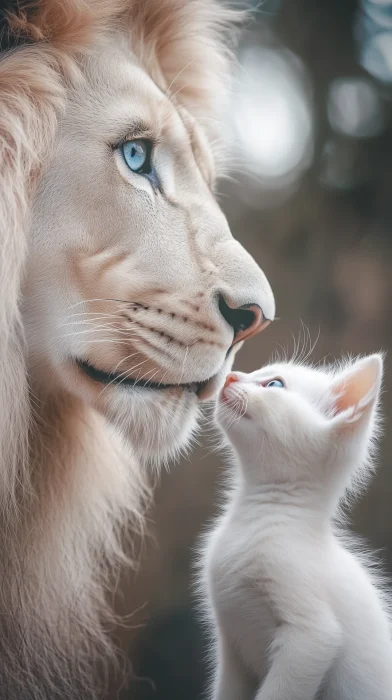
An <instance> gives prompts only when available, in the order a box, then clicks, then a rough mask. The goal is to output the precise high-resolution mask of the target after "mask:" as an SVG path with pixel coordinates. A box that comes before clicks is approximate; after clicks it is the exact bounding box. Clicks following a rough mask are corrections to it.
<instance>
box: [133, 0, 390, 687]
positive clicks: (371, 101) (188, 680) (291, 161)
mask: <svg viewBox="0 0 392 700" xmlns="http://www.w3.org/2000/svg"><path fill="white" fill-rule="evenodd" d="M158 1H159V0H158ZM391 3H392V0H391V2H389V0H388V1H387V0H366V1H365V0H363V2H362V3H360V2H357V1H356V0H264V1H262V2H258V3H257V5H256V3H254V5H253V17H254V19H253V22H251V23H250V25H249V27H248V30H247V31H246V32H245V34H244V37H243V40H242V43H241V45H240V47H239V51H238V58H239V68H238V72H237V77H236V81H235V84H234V86H233V95H232V104H231V108H230V110H229V112H228V115H227V124H226V125H225V128H226V129H227V137H228V139H229V144H230V147H229V153H230V160H229V163H230V164H231V169H230V173H229V174H230V176H231V177H230V179H227V180H224V181H222V182H221V183H220V185H219V191H220V202H221V205H222V208H223V209H224V211H225V213H226V215H227V217H228V219H229V223H230V225H231V228H232V231H233V234H234V235H235V236H236V237H237V238H238V239H239V240H240V241H241V242H242V243H243V244H244V246H245V247H246V248H247V249H248V250H249V251H250V253H252V255H253V256H254V257H255V259H256V260H257V261H258V263H259V264H260V265H261V267H262V268H263V270H264V271H265V273H266V274H267V276H268V278H269V280H270V282H271V285H272V288H273V290H274V292H275V296H276V302H277V316H278V320H276V321H275V322H274V324H273V325H272V326H271V327H270V328H268V329H267V331H266V332H264V333H263V334H262V335H260V336H258V337H256V338H255V339H253V340H251V341H250V342H249V343H247V344H246V346H245V347H244V348H243V350H242V351H241V352H240V353H239V355H237V358H236V365H235V366H236V367H237V368H238V369H241V370H244V371H249V370H253V369H255V368H257V367H259V366H261V365H262V364H263V363H265V362H267V361H268V358H269V356H270V355H271V353H272V352H274V351H276V350H277V349H279V346H283V347H284V348H286V349H288V350H289V352H290V351H292V349H293V342H294V341H293V336H294V337H295V338H296V341H297V342H298V341H300V342H303V340H304V337H305V335H306V332H305V331H304V330H303V329H302V330H301V328H302V326H301V323H303V324H306V327H307V328H308V329H309V333H310V337H311V339H312V341H315V340H316V338H317V337H318V342H317V344H316V346H315V349H314V351H313V355H312V357H313V359H314V360H320V359H322V358H324V357H327V358H330V359H332V358H334V357H336V356H340V355H341V354H342V353H347V352H351V353H354V354H357V353H369V352H372V351H376V350H380V349H383V350H386V351H389V355H388V358H387V363H386V382H385V389H386V392H385V394H384V398H383V404H384V411H385V414H386V423H385V434H384V437H383V440H382V444H381V455H380V460H379V462H380V463H379V470H378V474H377V477H376V478H375V479H374V481H373V483H372V486H371V487H370V489H369V491H368V492H367V494H366V496H365V497H364V498H362V500H361V502H360V503H358V505H357V507H356V509H355V511H354V513H353V518H352V523H353V528H354V529H355V530H356V531H358V532H360V533H362V534H363V535H364V536H365V537H366V538H367V539H368V541H369V542H370V543H371V545H372V546H373V547H377V548H380V549H381V556H382V558H383V560H384V562H385V567H386V568H387V569H388V571H389V572H390V573H392V513H391V503H392V459H391V457H392V430H391V428H390V427H389V426H390V425H391V423H390V420H391V418H392V372H391V362H392V360H391V357H392V352H391V350H392V324H391V321H390V314H391V311H392V294H391V291H392V274H391V272H392V267H391V257H392V256H391V253H392V197H391V190H392V105H391V100H392V4H391ZM301 336H302V341H301ZM211 439H212V436H211V433H210V432H207V433H206V436H205V437H204V438H202V443H203V444H202V445H201V446H200V447H199V448H198V449H196V450H194V451H193V452H192V455H191V456H190V458H189V460H188V461H184V462H183V463H180V464H178V465H173V467H172V469H171V472H170V474H169V473H165V474H163V476H162V479H161V482H160V485H159V487H158V489H157V491H156V498H155V503H154V506H153V507H152V508H151V511H150V513H149V530H150V536H149V537H148V538H147V540H146V541H145V542H144V545H143V548H142V552H141V555H140V558H141V566H140V572H139V574H138V576H137V580H136V591H137V598H136V606H137V607H138V610H137V611H136V612H135V616H134V618H133V619H132V620H131V622H130V625H131V626H133V630H132V634H131V642H128V643H129V654H130V657H131V658H132V661H133V677H134V681H133V683H132V686H131V688H130V689H128V690H124V691H123V694H122V695H121V698H124V700H128V699H129V698H132V700H177V698H178V699H180V698H181V700H196V698H201V697H202V691H203V687H204V684H205V678H206V675H205V674H206V667H205V662H204V659H205V650H206V640H205V639H204V638H203V634H202V630H201V629H200V626H199V625H198V622H197V619H196V616H195V613H194V603H193V599H192V588H191V583H190V582H191V579H192V572H191V567H192V561H193V560H194V551H195V543H196V542H197V539H198V536H199V535H200V532H202V531H203V528H204V527H205V525H206V524H207V523H208V522H209V521H210V520H211V518H212V516H213V514H214V512H215V510H216V505H217V502H218V492H219V483H220V482H221V476H222V474H223V469H224V467H223V464H222V460H221V458H220V456H219V455H218V454H216V453H214V452H213V451H212V442H211ZM134 585H135V584H134V582H132V586H133V587H134ZM126 636H127V638H129V635H128V633H127V635H126Z"/></svg>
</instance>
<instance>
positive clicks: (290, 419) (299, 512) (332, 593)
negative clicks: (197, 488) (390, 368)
mask: <svg viewBox="0 0 392 700" xmlns="http://www.w3.org/2000/svg"><path fill="white" fill-rule="evenodd" d="M381 377H382V358H381V357H380V356H379V355H373V356H371V357H368V358H365V359H360V360H357V361H356V362H354V363H351V364H350V365H349V366H346V367H345V368H341V369H336V368H335V369H332V370H329V371H328V370H321V369H314V368H310V367H306V366H300V365H295V364H294V363H287V364H276V365H271V366H269V367H265V368H263V369H261V370H258V371H256V372H253V373H252V374H248V375H247V374H242V373H240V372H235V373H231V374H230V375H228V377H227V379H226V383H225V386H224V388H223V389H222V391H221V393H220V397H219V400H218V403H217V409H216V418H217V421H218V423H219V425H220V427H221V428H222V429H223V431H224V433H225V434H226V436H227V438H228V439H229V442H230V443H231V446H232V449H233V453H234V462H235V467H236V469H235V470H234V472H235V476H234V483H233V485H232V492H231V495H230V499H229V503H228V505H227V507H226V510H225V513H224V514H223V516H222V517H221V519H220V521H218V524H217V526H216V528H215V529H214V530H213V531H212V532H211V533H210V535H209V536H208V537H207V539H206V546H205V550H204V556H203V564H202V566H203V571H204V575H203V581H202V588H203V590H204V593H205V594H206V596H207V599H208V607H209V612H210V614H211V615H212V621H213V627H214V629H215V632H216V655H217V658H216V671H215V674H214V675H215V677H214V680H213V689H212V693H211V697H212V698H213V700H314V699H315V698H322V700H391V699H392V641H391V632H390V625H389V619H388V611H387V605H386V602H385V601H384V600H383V595H382V592H381V585H380V582H379V581H377V579H376V578H375V577H374V576H373V575H372V574H371V573H370V571H369V569H368V568H367V566H366V563H365V560H364V556H363V554H362V555H361V552H360V551H356V549H355V546H354V545H353V543H352V542H350V540H349V539H348V537H347V534H344V533H343V531H342V529H341V526H340V527H339V526H338V524H337V518H336V516H337V515H339V502H340V501H341V499H342V497H343V496H344V495H345V494H347V492H349V491H355V490H357V489H358V487H359V486H361V485H363V484H364V483H365V480H366V477H367V476H368V475H369V472H371V466H370V461H369V453H370V448H371V446H372V443H374V437H375V436H376V435H377V424H378V423H377V403H378V399H379V394H380V386H381ZM341 520H342V518H341V517H340V521H341ZM358 549H360V548H358V547H357V550H358Z"/></svg>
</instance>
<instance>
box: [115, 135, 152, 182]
mask: <svg viewBox="0 0 392 700" xmlns="http://www.w3.org/2000/svg"><path fill="white" fill-rule="evenodd" d="M151 151H152V143H151V141H148V140H147V139H134V140H133V141H124V143H123V144H122V146H121V152H122V156H123V158H124V160H125V162H126V164H127V166H128V168H129V169H130V170H132V172H134V173H139V174H141V175H149V174H150V173H151Z"/></svg>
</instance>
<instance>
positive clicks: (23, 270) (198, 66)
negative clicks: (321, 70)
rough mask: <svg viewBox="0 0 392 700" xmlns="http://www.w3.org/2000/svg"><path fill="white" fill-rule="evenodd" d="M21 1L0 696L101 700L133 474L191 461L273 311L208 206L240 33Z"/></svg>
mask: <svg viewBox="0 0 392 700" xmlns="http://www.w3.org/2000/svg"><path fill="white" fill-rule="evenodd" d="M8 1H9V5H10V9H11V10H12V8H14V10H15V12H14V13H12V12H11V14H9V15H7V16H2V15H1V10H0V48H3V52H2V53H1V54H0V162H1V168H0V236H1V249H0V337H1V341H0V548H1V551H2V560H1V564H0V575H1V579H2V587H1V596H0V613H1V615H2V620H3V627H2V634H1V637H0V686H1V688H2V691H4V692H6V695H7V698H9V699H10V700H16V699H17V698H18V699H19V698H20V697H26V698H27V697H28V698H32V699H34V700H43V699H45V700H46V699H48V700H49V698H50V700H52V699H53V698H54V697H59V698H60V697H61V698H63V697H64V698H65V697H67V698H71V697H72V698H74V697H83V698H94V699H95V698H96V697H97V696H98V691H97V686H98V685H99V680H97V672H96V671H97V667H98V668H101V667H102V663H103V659H104V658H106V656H107V655H108V654H109V653H110V649H111V646H110V644H109V640H108V629H109V628H111V627H110V624H111V623H113V617H112V614H111V611H110V609H109V608H110V606H108V604H107V603H108V600H109V598H110V596H107V595H106V592H107V589H108V588H110V587H111V585H112V584H113V580H114V579H115V571H116V564H122V563H123V562H124V552H123V533H124V529H125V528H127V527H128V524H129V521H130V520H133V522H140V521H141V520H142V518H139V514H140V512H141V510H142V509H141V507H140V506H141V496H142V494H143V493H145V491H144V489H145V483H144V473H145V472H144V470H142V469H140V466H139V465H140V461H148V460H152V461H162V460H163V459H165V458H167V457H168V456H169V455H172V454H173V453H175V452H176V450H177V449H179V448H180V447H181V446H182V445H184V444H186V442H187V440H188V438H189V436H190V435H191V433H192V429H193V427H194V426H195V424H196V419H197V412H198V406H199V405H200V403H201V402H202V401H203V400H205V399H207V398H208V397H210V396H212V395H213V394H214V392H215V391H216V389H217V387H218V386H219V383H220V381H221V378H222V377H223V375H224V373H225V371H226V370H227V369H228V368H229V366H230V364H231V362H232V357H233V354H234V352H235V349H236V348H238V347H239V345H240V343H241V341H242V340H244V339H246V338H247V337H249V336H251V335H252V334H254V333H256V332H258V331H259V330H261V329H262V328H263V327H264V326H265V325H266V324H267V323H268V322H269V321H270V320H272V318H273V316H274V300H273V295H272V292H271V289H270V286H269V284H268V282H267V280H266V278H265V276H264V274H263V273H262V271H261V270H260V268H259V267H258V266H257V265H256V263H255V262H254V261H253V260H252V258H251V257H250V256H249V255H248V254H247V253H246V252H245V250H244V249H243V248H242V247H241V246H240V245H239V243H238V242H236V241H235V240H234V239H233V238H232V236H231V234H230V231H229V228H228V225H227V222H226V220H225V217H224V215H223V214H222V212H221V210H220V209H219V206H218V204H217V202H216V199H215V196H214V187H215V181H216V178H217V176H218V174H219V162H218V158H217V141H219V135H220V133H219V132H220V131H221V123H220V117H219V114H220V112H219V110H218V107H219V105H221V103H222V97H223V94H224V92H225V89H224V88H225V81H226V75H227V69H228V55H227V49H226V45H227V39H228V35H229V34H230V33H231V31H232V30H231V21H232V19H233V13H232V12H228V11H227V10H225V9H223V7H222V6H221V5H220V4H219V3H217V2H216V1H215V0H34V1H32V2H30V1H29V0H27V2H18V1H17V0H8ZM234 15H235V13H234ZM234 19H235V16H234ZM9 48H11V50H8V49H9ZM4 49H5V50H4ZM124 437H125V438H126V440H124ZM124 443H126V444H125V445H124ZM129 444H130V445H131V446H132V450H129V449H128V446H129ZM146 490H147V489H146ZM129 609H130V610H131V611H132V602H130V604H129ZM103 622H105V624H103ZM108 622H110V624H108ZM26 679H27V680H26ZM27 687H28V693H26V688H27ZM5 688H6V690H5ZM79 688H82V689H83V692H82V691H80V692H79V691H78V689H79Z"/></svg>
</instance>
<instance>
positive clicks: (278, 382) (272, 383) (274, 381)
mask: <svg viewBox="0 0 392 700" xmlns="http://www.w3.org/2000/svg"><path fill="white" fill-rule="evenodd" d="M267 386H274V387H276V388H278V389H284V384H283V382H282V380H281V379H272V380H271V381H270V382H268V384H267Z"/></svg>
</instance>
